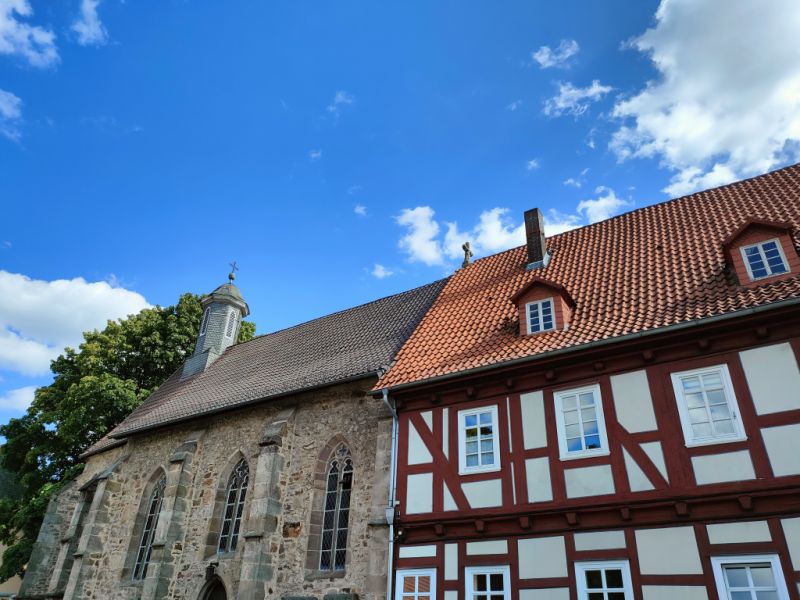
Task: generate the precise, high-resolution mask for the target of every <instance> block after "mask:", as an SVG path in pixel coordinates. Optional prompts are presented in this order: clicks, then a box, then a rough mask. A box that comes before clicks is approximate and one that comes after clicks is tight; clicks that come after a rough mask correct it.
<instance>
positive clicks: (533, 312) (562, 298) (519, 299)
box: [511, 277, 575, 337]
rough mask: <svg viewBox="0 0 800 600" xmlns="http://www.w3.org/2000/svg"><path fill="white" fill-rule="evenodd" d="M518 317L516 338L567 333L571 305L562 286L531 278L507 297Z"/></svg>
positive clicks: (572, 305) (569, 298)
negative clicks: (556, 332) (513, 305)
mask: <svg viewBox="0 0 800 600" xmlns="http://www.w3.org/2000/svg"><path fill="white" fill-rule="evenodd" d="M511 302H513V303H514V304H515V305H516V306H517V311H518V312H517V314H518V315H519V335H520V336H522V337H524V336H529V335H537V334H539V333H545V332H547V331H558V330H562V331H565V330H567V329H569V320H570V317H571V315H572V310H573V309H574V308H575V301H574V300H573V299H572V296H570V295H569V293H568V292H567V290H565V289H564V286H561V285H558V284H555V283H552V282H550V281H547V280H545V279H542V278H541V277H533V278H532V279H530V280H529V281H528V283H527V284H525V286H524V287H523V288H522V289H521V290H519V291H518V292H517V293H516V294H514V295H513V296H512V297H511Z"/></svg>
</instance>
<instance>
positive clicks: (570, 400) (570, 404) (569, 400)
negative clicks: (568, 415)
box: [561, 396, 578, 411]
mask: <svg viewBox="0 0 800 600" xmlns="http://www.w3.org/2000/svg"><path fill="white" fill-rule="evenodd" d="M561 405H562V406H563V408H564V411H568V410H575V409H576V408H578V398H577V397H576V396H563V397H562V398H561Z"/></svg>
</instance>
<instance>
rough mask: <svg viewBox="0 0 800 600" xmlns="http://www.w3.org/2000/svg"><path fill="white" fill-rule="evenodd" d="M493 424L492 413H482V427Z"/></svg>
mask: <svg viewBox="0 0 800 600" xmlns="http://www.w3.org/2000/svg"><path fill="white" fill-rule="evenodd" d="M491 424H492V413H488V412H487V413H481V425H491Z"/></svg>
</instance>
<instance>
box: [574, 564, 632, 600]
mask: <svg viewBox="0 0 800 600" xmlns="http://www.w3.org/2000/svg"><path fill="white" fill-rule="evenodd" d="M599 569H602V570H605V569H620V570H621V571H622V583H623V586H624V593H625V600H633V583H632V582H631V567H630V564H629V563H628V561H627V560H593V561H585V562H583V561H582V562H576V563H575V583H576V584H577V590H578V600H587V598H588V597H589V591H590V590H588V589H587V588H586V571H593V570H599ZM591 591H596V590H591Z"/></svg>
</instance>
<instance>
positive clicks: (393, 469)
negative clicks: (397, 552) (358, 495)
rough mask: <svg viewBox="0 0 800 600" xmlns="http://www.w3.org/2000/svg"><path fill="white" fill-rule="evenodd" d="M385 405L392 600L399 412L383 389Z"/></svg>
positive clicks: (389, 597) (388, 595)
mask: <svg viewBox="0 0 800 600" xmlns="http://www.w3.org/2000/svg"><path fill="white" fill-rule="evenodd" d="M383 403H384V404H385V405H386V408H388V409H389V411H390V412H391V413H392V452H391V458H390V459H389V502H388V505H387V507H386V522H387V523H389V559H388V564H387V566H386V600H392V580H393V575H394V573H393V569H394V508H395V504H396V500H395V491H396V490H395V480H396V478H397V411H396V410H395V408H394V406H392V404H391V402H389V390H388V389H386V388H383Z"/></svg>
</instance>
